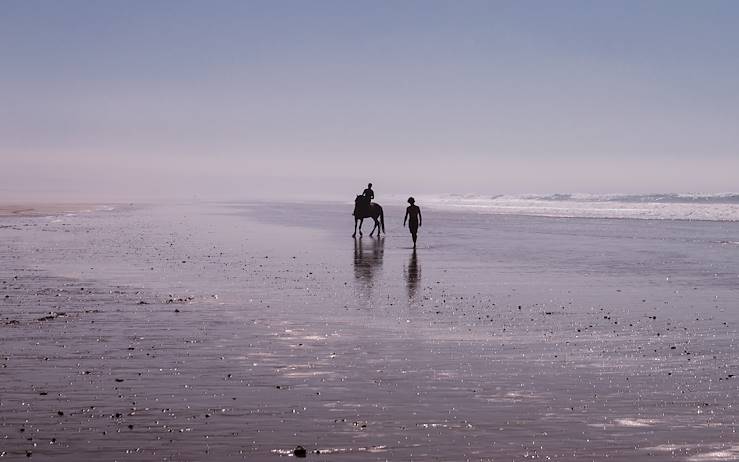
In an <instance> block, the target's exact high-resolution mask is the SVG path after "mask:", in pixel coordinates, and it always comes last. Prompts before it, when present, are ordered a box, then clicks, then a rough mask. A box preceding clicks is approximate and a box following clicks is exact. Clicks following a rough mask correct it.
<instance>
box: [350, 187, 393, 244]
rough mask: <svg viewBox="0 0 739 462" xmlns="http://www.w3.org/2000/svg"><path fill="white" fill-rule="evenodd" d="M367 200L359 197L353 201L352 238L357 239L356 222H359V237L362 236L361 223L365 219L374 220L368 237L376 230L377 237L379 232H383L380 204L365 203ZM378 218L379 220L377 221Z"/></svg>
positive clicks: (383, 225)
mask: <svg viewBox="0 0 739 462" xmlns="http://www.w3.org/2000/svg"><path fill="white" fill-rule="evenodd" d="M368 201H369V198H367V197H365V196H363V195H360V196H357V198H356V199H354V234H352V237H357V222H359V235H360V236H361V235H362V223H363V222H364V219H365V218H372V219H373V220H375V226H374V227H372V232H370V236H372V234H374V232H375V230H377V235H378V236H379V235H380V231H382V232H383V233H384V232H385V215H384V214H383V213H382V207H381V206H380V204H375V203H374V202H370V203H369V204H368V203H367V202H368ZM378 217H379V220H378Z"/></svg>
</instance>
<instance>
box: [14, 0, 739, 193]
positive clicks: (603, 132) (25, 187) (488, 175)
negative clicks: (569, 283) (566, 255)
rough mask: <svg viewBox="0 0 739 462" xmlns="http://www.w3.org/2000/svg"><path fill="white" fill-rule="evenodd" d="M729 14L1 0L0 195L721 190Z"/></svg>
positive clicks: (727, 161) (695, 9)
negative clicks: (368, 185) (368, 188)
mask: <svg viewBox="0 0 739 462" xmlns="http://www.w3.org/2000/svg"><path fill="white" fill-rule="evenodd" d="M738 25H739V2H737V1H733V0H728V1H710V0H706V1H698V0H695V1H679V0H665V1H656V0H650V1H646V0H642V1H605V0H604V1H548V0H546V1H545V0H541V1H522V0H515V1H489V2H475V1H459V2H457V1H442V2H434V1H418V2H414V1H389V2H380V1H346V0H339V1H275V0H270V1H265V2H256V1H245V0H243V1H242V0H239V1H149V0H147V1H143V0H142V1H97V0H96V1H74V0H64V1H32V0H18V1H14V0H3V1H1V2H0V164H1V167H0V195H4V196H5V197H11V196H23V195H30V194H31V193H34V194H41V193H61V194H63V195H64V196H65V197H66V196H69V197H71V196H82V197H84V195H88V194H91V193H94V194H95V195H98V196H106V197H107V196H110V197H113V196H116V197H121V198H126V197H131V198H136V199H139V198H141V197H146V196H158V197H167V196H198V197H224V196H233V197H250V196H251V195H254V194H257V193H259V194H261V195H264V194H276V192H277V191H281V192H284V193H288V194H294V193H302V194H305V195H306V196H316V195H333V194H342V195H347V194H348V195H351V194H353V193H359V192H361V190H362V189H363V187H364V184H365V183H366V182H367V181H368V180H370V181H373V182H374V184H375V186H376V188H375V189H376V190H377V192H378V194H382V193H383V192H387V193H391V192H392V193H406V192H408V193H420V192H426V193H429V192H480V193H519V192H532V193H536V192H639V191H643V192H666V191H674V192H690V191H704V192H721V191H736V190H738V189H739V83H737V82H739V77H738V76H739V26H738ZM1 197H2V196H0V198H1Z"/></svg>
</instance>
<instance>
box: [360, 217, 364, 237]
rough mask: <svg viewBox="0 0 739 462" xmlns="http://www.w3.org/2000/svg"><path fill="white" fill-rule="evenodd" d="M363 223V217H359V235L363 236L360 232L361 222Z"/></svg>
mask: <svg viewBox="0 0 739 462" xmlns="http://www.w3.org/2000/svg"><path fill="white" fill-rule="evenodd" d="M363 223H364V218H360V219H359V236H360V237H361V236H363V234H362V224H363Z"/></svg>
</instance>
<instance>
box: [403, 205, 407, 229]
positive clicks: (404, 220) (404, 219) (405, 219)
mask: <svg viewBox="0 0 739 462" xmlns="http://www.w3.org/2000/svg"><path fill="white" fill-rule="evenodd" d="M406 221H408V209H405V218H403V226H405V222H406Z"/></svg>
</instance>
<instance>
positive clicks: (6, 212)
mask: <svg viewBox="0 0 739 462" xmlns="http://www.w3.org/2000/svg"><path fill="white" fill-rule="evenodd" d="M101 207H103V208H108V206H101V205H99V204H92V203H90V204H80V203H48V202H46V203H39V202H31V203H21V204H10V203H0V217H14V216H15V217H48V216H55V215H64V214H70V213H80V212H88V213H89V212H93V211H95V210H98V209H100V208H101Z"/></svg>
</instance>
